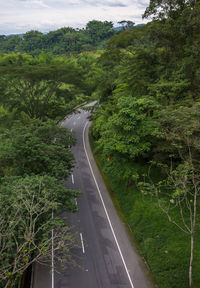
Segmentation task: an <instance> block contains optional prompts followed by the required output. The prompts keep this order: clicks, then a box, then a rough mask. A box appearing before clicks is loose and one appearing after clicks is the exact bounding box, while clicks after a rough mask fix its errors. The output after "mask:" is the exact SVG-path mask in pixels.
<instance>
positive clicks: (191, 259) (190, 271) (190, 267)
mask: <svg viewBox="0 0 200 288" xmlns="http://www.w3.org/2000/svg"><path fill="white" fill-rule="evenodd" d="M190 239H191V247H190V266H189V287H190V288H191V287H192V264H193V258H194V233H193V232H192V233H191V238H190Z"/></svg>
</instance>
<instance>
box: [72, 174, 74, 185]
mask: <svg viewBox="0 0 200 288" xmlns="http://www.w3.org/2000/svg"><path fill="white" fill-rule="evenodd" d="M72 184H74V175H73V174H72Z"/></svg>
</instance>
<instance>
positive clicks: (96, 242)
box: [33, 110, 153, 288]
mask: <svg viewBox="0 0 200 288" xmlns="http://www.w3.org/2000/svg"><path fill="white" fill-rule="evenodd" d="M88 115H89V113H88V112H86V111H83V110H80V113H76V114H73V115H71V117H69V118H67V119H66V120H64V121H63V122H62V125H63V126H66V127H68V128H69V129H70V130H71V131H73V133H75V136H76V138H77V144H76V146H75V147H73V153H74V157H75V160H76V167H75V168H74V170H73V174H72V176H71V177H70V178H69V179H68V181H67V183H66V185H67V187H68V188H74V189H78V190H81V191H82V195H81V196H80V197H79V198H78V199H77V205H78V208H79V212H78V213H76V214H71V213H67V214H66V213H65V212H64V213H63V216H67V218H68V223H69V225H72V226H73V230H74V231H76V232H77V234H78V235H79V238H80V239H79V246H80V248H76V249H74V250H73V251H72V252H73V254H74V255H75V257H76V259H77V263H78V265H77V266H76V267H70V268H68V269H66V270H65V271H62V270H60V271H59V267H57V270H58V271H59V273H58V272H54V273H53V277H52V275H51V273H50V271H48V269H47V268H46V267H41V266H40V265H36V266H35V269H34V281H33V288H147V287H148V288H150V287H153V285H152V284H151V281H150V279H149V278H148V277H147V275H148V271H147V268H146V266H145V264H144V263H143V262H142V260H141V259H140V257H139V256H138V254H137V252H136V250H135V248H134V247H133V244H132V243H131V242H130V239H129V237H128V235H127V231H126V228H125V226H124V224H123V223H122V222H121V220H120V218H119V216H118V215H117V213H116V210H115V208H114V206H113V203H112V201H111V199H110V197H109V195H108V192H107V190H106V187H105V185H104V183H103V180H102V177H101V175H100V173H99V171H98V168H97V166H96V164H95V162H94V159H93V156H92V153H91V150H90V147H89V141H88V128H89V121H88V119H87V117H88Z"/></svg>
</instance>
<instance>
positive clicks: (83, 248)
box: [80, 233, 85, 254]
mask: <svg viewBox="0 0 200 288" xmlns="http://www.w3.org/2000/svg"><path fill="white" fill-rule="evenodd" d="M80 237H81V245H82V250H83V254H85V247H84V243H83V235H82V233H80Z"/></svg>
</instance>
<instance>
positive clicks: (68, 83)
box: [0, 54, 85, 119]
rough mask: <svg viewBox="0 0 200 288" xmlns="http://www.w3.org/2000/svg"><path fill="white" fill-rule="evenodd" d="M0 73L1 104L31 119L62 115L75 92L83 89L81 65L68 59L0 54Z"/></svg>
mask: <svg viewBox="0 0 200 288" xmlns="http://www.w3.org/2000/svg"><path fill="white" fill-rule="evenodd" d="M0 58H1V57H0ZM0 75H1V78H0V91H1V95H0V101H1V102H2V104H3V105H4V106H5V107H7V108H9V110H10V111H12V110H13V109H14V110H15V112H16V114H18V113H20V112H22V111H23V112H25V113H26V114H28V115H29V117H31V118H40V119H45V118H52V119H55V118H56V117H59V118H62V117H64V116H65V115H66V114H67V113H68V104H69V103H70V102H71V101H72V100H74V98H75V95H76V94H77V97H78V96H80V95H81V94H83V93H84V92H85V87H84V85H83V81H82V77H83V75H82V71H81V67H80V66H79V65H77V64H76V63H75V62H74V61H73V60H72V59H59V58H56V59H53V58H51V56H50V55H45V54H41V55H40V56H39V57H37V58H36V57H30V56H27V55H20V54H19V55H3V57H2V58H1V59H0ZM77 102H78V101H77Z"/></svg>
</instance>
